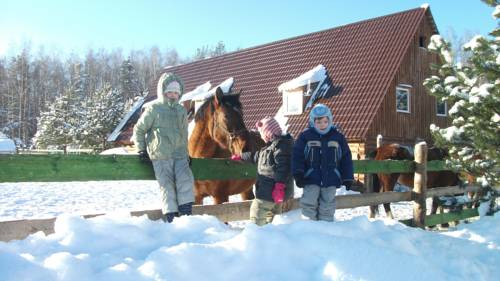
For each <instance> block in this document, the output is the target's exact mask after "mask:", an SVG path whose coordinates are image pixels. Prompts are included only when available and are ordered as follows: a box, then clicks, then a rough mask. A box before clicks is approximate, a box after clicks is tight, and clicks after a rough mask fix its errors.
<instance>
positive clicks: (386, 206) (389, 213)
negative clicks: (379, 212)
mask: <svg viewBox="0 0 500 281" xmlns="http://www.w3.org/2000/svg"><path fill="white" fill-rule="evenodd" d="M384 209H385V214H386V215H387V217H388V218H390V219H394V216H393V215H392V211H391V203H384Z"/></svg>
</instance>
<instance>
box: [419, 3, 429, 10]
mask: <svg viewBox="0 0 500 281" xmlns="http://www.w3.org/2000/svg"><path fill="white" fill-rule="evenodd" d="M420 8H422V9H429V3H424V4H422V5H420Z"/></svg>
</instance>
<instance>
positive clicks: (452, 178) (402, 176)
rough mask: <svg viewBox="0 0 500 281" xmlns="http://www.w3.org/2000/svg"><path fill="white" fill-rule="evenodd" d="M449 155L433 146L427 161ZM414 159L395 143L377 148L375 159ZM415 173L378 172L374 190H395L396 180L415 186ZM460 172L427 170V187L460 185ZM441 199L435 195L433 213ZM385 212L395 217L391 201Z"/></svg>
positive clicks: (375, 210)
mask: <svg viewBox="0 0 500 281" xmlns="http://www.w3.org/2000/svg"><path fill="white" fill-rule="evenodd" d="M447 156H448V153H447V152H446V151H445V150H442V149H440V148H437V147H431V148H429V149H428V151H427V161H432V160H443V159H444V158H445V157H447ZM389 159H390V160H413V155H412V153H411V152H410V151H409V150H408V149H407V148H406V147H404V146H402V145H399V144H396V143H393V144H385V145H382V146H381V147H379V148H377V150H376V155H375V160H389ZM413 177H414V173H393V174H380V173H379V174H377V177H374V186H373V189H374V192H386V191H393V190H394V185H395V184H396V182H399V183H400V184H403V185H406V186H409V187H413V184H414V182H413ZM460 184H461V182H460V179H459V177H458V174H456V173H454V172H451V171H436V172H427V188H434V187H442V186H454V185H460ZM438 203H439V200H438V198H436V197H434V198H433V200H432V208H431V214H435V213H436V212H437V208H438ZM384 209H385V213H386V215H387V216H388V217H389V218H391V219H392V218H394V217H393V215H392V212H391V207H390V203H385V204H384ZM377 211H378V207H372V208H371V213H372V214H375V213H376V212H377Z"/></svg>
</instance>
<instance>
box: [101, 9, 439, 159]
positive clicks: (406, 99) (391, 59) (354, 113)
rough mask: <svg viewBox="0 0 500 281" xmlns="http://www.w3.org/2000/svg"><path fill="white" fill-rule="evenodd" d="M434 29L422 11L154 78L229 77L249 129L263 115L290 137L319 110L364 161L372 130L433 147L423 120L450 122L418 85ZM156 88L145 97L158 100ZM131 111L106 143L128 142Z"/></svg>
mask: <svg viewBox="0 0 500 281" xmlns="http://www.w3.org/2000/svg"><path fill="white" fill-rule="evenodd" d="M437 33H438V30H437V27H436V24H435V22H434V19H433V16H432V14H431V11H430V8H429V6H427V5H425V6H422V7H419V8H416V9H412V10H407V11H402V12H399V13H395V14H390V15H385V16H381V17H378V18H373V19H368V20H364V21H360V22H356V23H352V24H347V25H344V26H339V27H335V28H331V29H327V30H323V31H319V32H315V33H311V34H305V35H302V36H298V37H294V38H290V39H285V40H281V41H276V42H271V43H268V44H265V45H261V46H256V47H252V48H248V49H243V50H239V51H236V52H232V53H228V54H225V55H222V56H218V57H213V58H209V59H204V60H200V61H195V62H191V63H187V64H183V65H177V66H172V67H167V68H165V69H163V70H162V72H173V73H175V74H177V75H179V76H180V77H182V79H183V80H184V83H185V90H186V92H190V91H192V92H194V91H195V89H196V90H197V89H200V87H201V88H203V87H205V88H206V89H208V88H209V87H210V85H218V84H221V83H223V82H225V81H226V82H227V81H228V79H230V81H231V89H232V90H233V91H236V92H239V91H242V94H241V96H240V101H241V103H242V105H243V116H244V121H245V124H246V126H247V128H248V129H254V126H255V123H256V122H257V121H258V120H260V119H262V118H263V117H265V116H277V117H280V122H281V123H282V124H281V125H282V126H283V127H284V128H286V130H287V131H288V132H289V133H291V134H292V135H293V136H295V137H296V136H297V135H298V134H299V133H300V132H301V131H302V130H303V129H304V128H305V127H306V126H307V118H308V114H309V110H310V108H311V107H312V106H313V105H314V104H316V103H323V104H326V105H327V106H329V107H330V109H331V110H332V112H333V115H334V124H336V125H337V126H338V127H340V128H341V130H342V131H343V132H344V134H345V135H346V137H347V139H348V142H349V145H350V147H351V150H352V153H353V157H355V159H356V158H357V159H363V158H364V156H365V152H366V151H369V150H372V149H374V148H375V145H376V137H377V135H379V134H380V135H383V137H384V141H386V142H398V143H403V144H408V145H413V144H414V143H415V141H416V140H417V139H419V140H421V139H423V140H426V141H428V142H432V139H431V135H430V130H429V125H430V124H432V123H434V124H436V125H437V126H439V127H444V126H445V125H446V124H448V123H449V120H448V118H447V107H446V104H441V103H438V102H437V101H436V99H435V98H434V97H433V96H430V95H429V94H428V93H427V92H426V90H425V89H424V87H423V85H422V83H423V81H424V79H425V78H427V77H429V76H430V75H431V73H432V70H431V68H430V66H431V64H432V63H435V62H437V61H438V60H439V58H438V56H437V55H436V54H433V53H431V52H429V51H428V50H427V45H428V44H429V41H430V37H431V36H432V35H434V34H437ZM207 83H208V84H207ZM156 84H157V83H156V82H154V83H153V85H151V87H150V89H149V93H150V94H149V95H148V96H147V97H146V98H145V101H149V100H153V99H155V98H156V97H155V94H156ZM207 85H208V87H207ZM191 95H192V93H191ZM193 99H194V98H193ZM139 108H140V106H138V107H136V108H135V112H132V114H129V115H130V116H129V118H128V119H127V120H124V121H123V122H122V123H121V125H120V126H119V127H118V128H117V130H115V132H114V133H113V135H112V136H110V139H109V140H110V141H115V142H119V143H122V144H130V137H131V135H132V128H133V125H134V123H135V121H136V120H137V118H138V115H139V114H140V110H139Z"/></svg>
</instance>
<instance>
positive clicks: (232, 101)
mask: <svg viewBox="0 0 500 281" xmlns="http://www.w3.org/2000/svg"><path fill="white" fill-rule="evenodd" d="M214 99H215V96H211V97H210V98H208V99H206V100H205V102H204V103H203V104H202V105H201V106H200V108H199V109H198V110H197V111H196V114H195V115H194V120H195V121H201V120H203V119H204V118H205V114H206V113H207V110H210V112H214V110H215V107H214V103H213V101H214ZM222 103H223V104H224V105H226V106H231V107H234V108H236V109H238V110H239V111H240V112H241V109H242V105H241V102H240V95H239V94H232V93H229V94H225V95H224V96H223V97H222Z"/></svg>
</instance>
